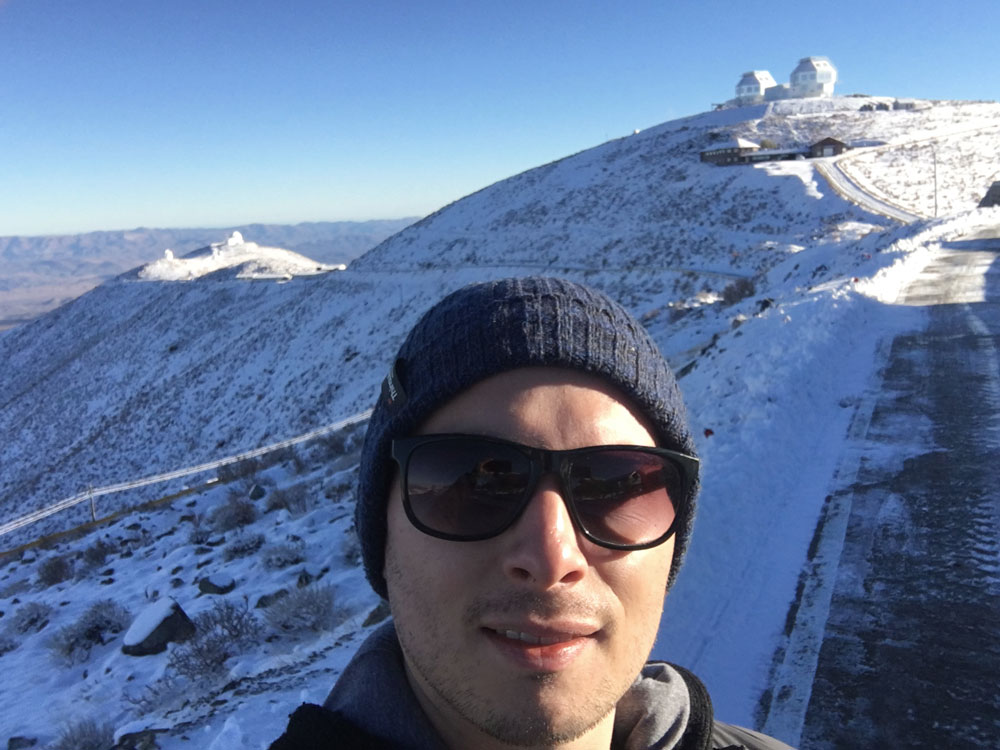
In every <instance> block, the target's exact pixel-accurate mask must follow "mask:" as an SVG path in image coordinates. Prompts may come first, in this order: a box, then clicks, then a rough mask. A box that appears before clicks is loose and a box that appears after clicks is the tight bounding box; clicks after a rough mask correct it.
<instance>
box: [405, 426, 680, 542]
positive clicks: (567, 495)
mask: <svg viewBox="0 0 1000 750" xmlns="http://www.w3.org/2000/svg"><path fill="white" fill-rule="evenodd" d="M455 440H461V441H478V442H483V443H487V444H493V445H502V446H505V447H507V448H512V449H514V450H515V451H517V452H518V453H521V454H522V455H524V456H525V457H526V458H527V459H528V463H529V465H530V467H531V468H530V472H531V473H530V474H529V475H528V485H527V486H528V490H527V491H526V492H525V493H524V497H523V498H521V500H520V505H519V506H518V507H517V509H516V511H515V512H514V513H513V514H512V516H511V518H510V521H508V522H507V523H506V524H505V525H504V526H503V527H502V528H500V529H497V530H496V531H493V532H490V533H488V534H473V535H466V534H449V533H448V532H444V531H438V530H436V529H433V528H431V527H430V526H427V525H426V524H424V523H423V522H421V520H420V519H419V518H417V516H416V513H415V512H414V511H413V507H412V505H411V503H410V492H409V487H408V474H409V466H410V458H411V456H412V455H413V452H414V451H415V450H416V449H418V448H420V447H422V446H424V445H428V444H431V443H439V442H448V441H455ZM390 450H391V455H392V459H393V460H394V461H395V462H396V465H397V466H398V467H399V477H400V487H401V489H402V499H403V509H404V511H405V512H406V517H407V518H408V519H409V520H410V523H411V524H413V526H415V527H416V528H417V529H418V530H420V531H422V532H423V533H425V534H428V535H429V536H433V537H437V538H438V539H447V540H449V541H453V542H478V541H482V540H484V539H492V538H493V537H497V536H500V535H501V534H503V533H504V532H505V531H506V530H507V529H509V528H510V527H511V526H513V525H514V524H515V523H516V522H517V520H518V519H519V518H520V517H521V515H522V514H523V513H524V510H525V508H527V507H528V503H530V502H531V498H532V497H534V495H535V490H536V488H537V487H538V482H539V480H541V478H542V476H543V475H544V474H548V473H552V474H555V475H556V477H558V481H559V494H560V495H561V496H562V499H563V502H564V503H565V504H566V508H567V510H568V511H569V515H570V518H571V519H572V520H573V525H574V526H575V527H576V529H577V530H578V531H579V532H580V533H581V534H583V536H584V537H585V538H586V539H588V540H589V541H591V542H593V543H594V544H596V545H598V546H600V547H605V548H607V549H613V550H625V551H632V550H641V549H649V548H651V547H656V546H657V545H660V544H663V542H665V541H666V540H667V539H669V538H670V537H671V536H672V535H673V533H674V531H675V530H676V527H677V520H678V519H680V518H683V517H685V516H686V511H687V505H688V498H689V497H690V494H691V490H692V488H693V487H694V484H695V482H697V480H698V466H699V461H698V459H697V458H696V457H695V456H690V455H688V454H686V453H680V452H679V451H673V450H669V449H667V448H653V447H650V446H645V445H594V446H588V447H586V448H573V449H570V450H548V449H546V448H535V447H533V446H530V445H523V444H521V443H517V442H514V441H512V440H502V439H500V438H494V437H489V436H486V435H468V434H462V433H437V434H430V435H416V436H413V437H406V438H396V439H394V440H393V441H392V444H391V449H390ZM611 450H618V451H622V450H624V451H635V452H640V453H646V454H651V455H654V456H658V457H660V458H664V459H667V460H668V461H669V462H670V463H672V464H673V465H674V466H675V467H676V468H677V470H678V473H679V474H680V478H681V488H680V489H681V491H680V497H677V498H674V497H671V498H670V500H671V502H672V503H673V505H674V520H673V522H671V524H670V527H669V528H668V529H667V530H666V531H665V532H664V533H663V534H661V535H660V536H659V537H657V538H656V539H653V540H651V541H648V542H643V543H641V544H622V543H617V542H608V541H605V540H602V539H600V538H598V537H595V536H594V535H593V534H592V533H591V532H590V530H589V529H588V528H587V527H586V525H585V524H584V523H583V519H582V518H581V517H580V514H579V513H578V512H577V508H576V500H575V499H574V498H573V496H572V493H571V492H570V491H569V490H568V489H567V482H566V479H567V474H568V471H569V466H570V464H571V463H572V458H573V457H574V456H581V455H586V454H587V453H601V452H605V451H611Z"/></svg>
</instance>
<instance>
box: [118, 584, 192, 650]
mask: <svg viewBox="0 0 1000 750" xmlns="http://www.w3.org/2000/svg"><path fill="white" fill-rule="evenodd" d="M194 630H195V628H194V623H193V622H191V619H190V618H189V617H188V616H187V613H186V612H184V610H183V609H182V608H181V606H180V605H179V604H178V603H177V602H176V601H174V600H173V599H171V598H169V597H168V598H166V599H160V600H159V601H157V602H154V603H153V604H151V605H149V606H148V607H146V609H144V610H143V611H142V612H141V613H140V614H139V616H138V617H137V618H136V619H135V622H133V623H132V625H131V626H130V627H129V629H128V631H127V632H126V633H125V639H124V643H123V644H122V653H124V654H127V655H129V656H148V655H150V654H159V653H161V652H163V651H165V650H166V648H167V644H168V643H171V642H174V643H179V642H180V641H186V640H187V639H188V638H190V637H191V636H193V635H194Z"/></svg>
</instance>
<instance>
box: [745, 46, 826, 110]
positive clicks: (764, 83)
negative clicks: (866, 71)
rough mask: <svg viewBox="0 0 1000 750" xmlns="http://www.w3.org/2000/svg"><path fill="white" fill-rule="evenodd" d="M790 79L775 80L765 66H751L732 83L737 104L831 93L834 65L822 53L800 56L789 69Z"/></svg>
mask: <svg viewBox="0 0 1000 750" xmlns="http://www.w3.org/2000/svg"><path fill="white" fill-rule="evenodd" d="M790 80H791V83H776V82H775V80H774V77H773V76H772V75H771V74H770V73H769V72H767V71H766V70H751V71H748V72H746V73H744V74H743V77H742V78H740V82H739V83H737V84H736V98H735V99H734V100H733V103H734V104H736V105H738V106H745V105H747V104H759V103H761V102H773V101H778V100H779V99H800V98H805V97H816V96H833V87H834V85H835V84H836V83H837V69H836V68H835V67H833V63H832V62H830V60H829V58H826V57H803V58H802V59H801V60H799V64H798V65H796V66H795V70H793V71H792V75H791V79H790Z"/></svg>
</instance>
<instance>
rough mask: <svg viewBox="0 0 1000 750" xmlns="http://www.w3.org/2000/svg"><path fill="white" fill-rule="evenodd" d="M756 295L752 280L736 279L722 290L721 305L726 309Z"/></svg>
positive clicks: (755, 287)
mask: <svg viewBox="0 0 1000 750" xmlns="http://www.w3.org/2000/svg"><path fill="white" fill-rule="evenodd" d="M756 293H757V286H756V285H755V284H754V283H753V279H736V281H733V282H731V283H729V284H727V285H726V288H725V289H723V290H722V304H723V305H725V306H726V307H728V306H729V305H735V304H736V303H737V302H739V301H740V300H744V299H746V298H747V297H752V296H753V295H754V294H756Z"/></svg>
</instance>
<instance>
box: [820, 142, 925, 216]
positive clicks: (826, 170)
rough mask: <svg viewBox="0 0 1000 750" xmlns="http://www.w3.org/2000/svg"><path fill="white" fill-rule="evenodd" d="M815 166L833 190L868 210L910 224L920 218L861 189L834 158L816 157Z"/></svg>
mask: <svg viewBox="0 0 1000 750" xmlns="http://www.w3.org/2000/svg"><path fill="white" fill-rule="evenodd" d="M841 158H843V157H841ZM815 166H816V171H817V172H819V173H820V174H821V175H822V176H823V178H824V179H825V180H826V181H827V182H828V183H830V186H831V187H833V189H834V190H836V191H837V192H838V193H840V195H842V196H843V197H844V198H846V199H847V200H849V201H852V202H854V203H857V204H858V205H859V206H861V207H862V208H864V209H866V210H868V211H872V212H873V213H877V214H881V215H882V216H888V217H889V218H890V219H895V220H896V221H899V222H902V223H903V224H910V223H912V222H914V221H918V220H919V219H921V218H922V217H920V216H918V215H917V214H914V213H910V212H909V211H905V210H904V209H902V208H900V207H899V206H894V205H893V204H891V203H887V202H885V201H884V200H882V199H881V198H878V197H876V196H874V195H872V194H871V193H868V192H865V191H864V190H862V189H861V188H860V187H859V186H858V185H856V184H855V183H854V182H853V181H852V180H851V178H849V177H848V176H847V175H846V174H844V172H843V170H841V168H840V166H839V165H838V164H837V161H836V160H835V159H832V158H831V159H822V160H820V159H817V160H816V161H815Z"/></svg>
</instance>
